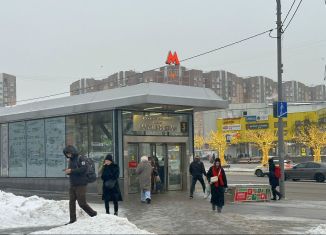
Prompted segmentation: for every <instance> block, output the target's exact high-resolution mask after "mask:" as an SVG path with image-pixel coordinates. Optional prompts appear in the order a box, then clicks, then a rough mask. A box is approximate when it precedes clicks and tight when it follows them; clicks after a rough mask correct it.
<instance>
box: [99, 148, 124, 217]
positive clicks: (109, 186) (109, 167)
mask: <svg viewBox="0 0 326 235" xmlns="http://www.w3.org/2000/svg"><path fill="white" fill-rule="evenodd" d="M119 175H120V171H119V166H118V165H117V164H115V163H114V162H113V157H112V155H111V154H108V155H106V157H105V160H104V166H103V171H102V176H101V178H102V180H103V194H102V200H104V205H105V210H106V213H107V214H110V206H109V202H110V201H113V205H114V215H116V216H118V201H122V196H121V192H120V188H119V182H118V180H119Z"/></svg>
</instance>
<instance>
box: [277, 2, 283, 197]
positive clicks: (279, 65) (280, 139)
mask: <svg viewBox="0 0 326 235" xmlns="http://www.w3.org/2000/svg"><path fill="white" fill-rule="evenodd" d="M276 3H277V21H276V25H277V85H278V102H282V101H283V90H282V89H283V88H282V72H283V69H282V67H283V64H282V44H281V43H282V38H281V37H282V19H281V14H282V13H281V0H276ZM277 134H278V155H279V159H280V161H279V163H280V168H281V179H280V192H281V194H282V196H283V197H285V188H284V138H283V121H282V118H281V117H279V118H278V132H277Z"/></svg>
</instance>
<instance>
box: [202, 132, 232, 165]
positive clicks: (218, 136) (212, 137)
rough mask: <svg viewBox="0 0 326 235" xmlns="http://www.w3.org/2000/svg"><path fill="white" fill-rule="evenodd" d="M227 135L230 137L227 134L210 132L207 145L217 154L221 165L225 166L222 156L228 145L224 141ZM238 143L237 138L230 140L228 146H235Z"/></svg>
mask: <svg viewBox="0 0 326 235" xmlns="http://www.w3.org/2000/svg"><path fill="white" fill-rule="evenodd" d="M227 135H231V134H230V133H227V132H224V133H223V132H218V131H211V132H210V134H209V139H208V144H209V147H210V148H211V149H214V150H216V151H217V152H218V156H219V158H220V160H221V165H222V166H225V165H226V164H227V162H226V161H225V158H224V154H225V151H226V150H227V148H228V147H229V144H228V143H227V141H226V138H227ZM237 142H238V140H237V138H232V139H231V140H230V144H236V143H237Z"/></svg>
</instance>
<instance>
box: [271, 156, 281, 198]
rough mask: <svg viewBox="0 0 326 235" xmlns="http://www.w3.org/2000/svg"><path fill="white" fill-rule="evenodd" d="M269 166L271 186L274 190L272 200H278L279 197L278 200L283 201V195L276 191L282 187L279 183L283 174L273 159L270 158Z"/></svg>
mask: <svg viewBox="0 0 326 235" xmlns="http://www.w3.org/2000/svg"><path fill="white" fill-rule="evenodd" d="M268 165H269V174H268V178H269V184H270V185H271V188H272V194H273V198H272V199H271V200H274V201H275V200H276V195H277V196H278V200H281V198H282V194H281V193H280V192H279V191H277V190H276V187H277V186H279V185H280V183H279V178H280V177H281V172H280V169H279V167H278V166H277V167H276V166H275V163H274V160H273V158H270V159H269V160H268Z"/></svg>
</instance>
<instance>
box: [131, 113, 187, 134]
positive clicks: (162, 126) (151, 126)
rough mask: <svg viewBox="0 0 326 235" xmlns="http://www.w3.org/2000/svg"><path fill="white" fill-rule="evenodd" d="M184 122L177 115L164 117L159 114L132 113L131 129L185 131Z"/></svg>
mask: <svg viewBox="0 0 326 235" xmlns="http://www.w3.org/2000/svg"><path fill="white" fill-rule="evenodd" d="M185 126H187V125H186V123H185V122H180V119H179V118H178V117H165V116H161V115H157V116H150V115H146V116H145V115H133V131H154V132H175V133H180V132H187V130H186V129H187V128H185Z"/></svg>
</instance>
